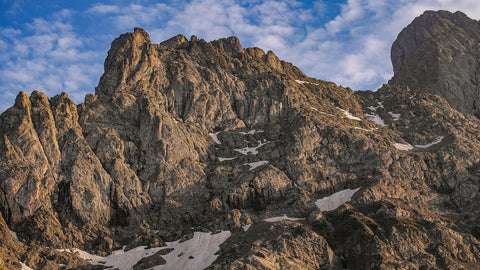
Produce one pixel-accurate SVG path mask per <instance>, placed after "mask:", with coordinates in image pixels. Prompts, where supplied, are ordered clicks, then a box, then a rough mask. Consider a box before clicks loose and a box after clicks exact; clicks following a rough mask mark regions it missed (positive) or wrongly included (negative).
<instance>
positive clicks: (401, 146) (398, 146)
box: [393, 136, 445, 151]
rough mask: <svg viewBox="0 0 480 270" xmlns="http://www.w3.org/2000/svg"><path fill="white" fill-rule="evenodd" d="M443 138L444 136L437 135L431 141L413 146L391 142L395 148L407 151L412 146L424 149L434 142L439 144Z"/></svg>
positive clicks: (412, 147)
mask: <svg viewBox="0 0 480 270" xmlns="http://www.w3.org/2000/svg"><path fill="white" fill-rule="evenodd" d="M443 138H445V137H444V136H438V137H437V138H436V139H435V140H434V141H433V142H431V143H427V144H415V145H414V146H413V145H411V144H403V143H395V144H393V146H395V148H397V149H398V150H403V151H409V150H412V149H414V148H422V149H426V148H429V147H431V146H433V145H435V144H439V143H440V142H442V140H443Z"/></svg>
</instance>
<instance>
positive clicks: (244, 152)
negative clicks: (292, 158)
mask: <svg viewBox="0 0 480 270" xmlns="http://www.w3.org/2000/svg"><path fill="white" fill-rule="evenodd" d="M267 143H269V141H265V142H261V141H258V146H256V147H245V148H239V149H233V151H237V152H239V153H240V154H242V155H248V154H252V155H257V154H258V150H257V149H258V148H260V147H262V146H264V145H265V144H267Z"/></svg>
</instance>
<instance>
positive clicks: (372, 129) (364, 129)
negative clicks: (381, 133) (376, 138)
mask: <svg viewBox="0 0 480 270" xmlns="http://www.w3.org/2000/svg"><path fill="white" fill-rule="evenodd" d="M353 128H354V129H359V130H363V131H369V132H370V131H374V130H375V129H374V128H371V129H366V128H361V127H353Z"/></svg>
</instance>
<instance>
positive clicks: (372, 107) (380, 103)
mask: <svg viewBox="0 0 480 270" xmlns="http://www.w3.org/2000/svg"><path fill="white" fill-rule="evenodd" d="M377 104H378V106H375V107H374V106H368V107H367V108H368V109H369V110H370V111H373V112H376V111H377V110H378V108H382V109H383V108H384V107H383V101H377Z"/></svg>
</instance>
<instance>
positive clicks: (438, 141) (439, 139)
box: [415, 136, 445, 149]
mask: <svg viewBox="0 0 480 270" xmlns="http://www.w3.org/2000/svg"><path fill="white" fill-rule="evenodd" d="M443 138H445V137H444V136H438V137H437V138H436V139H435V140H434V141H433V142H431V143H428V144H416V145H415V147H418V148H423V149H425V148H429V147H430V146H432V145H435V144H439V143H440V142H442V140H443Z"/></svg>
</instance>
